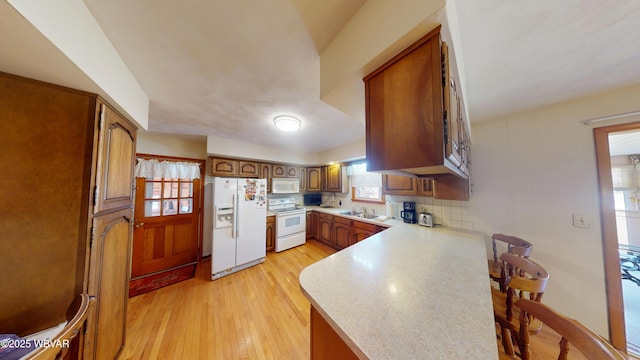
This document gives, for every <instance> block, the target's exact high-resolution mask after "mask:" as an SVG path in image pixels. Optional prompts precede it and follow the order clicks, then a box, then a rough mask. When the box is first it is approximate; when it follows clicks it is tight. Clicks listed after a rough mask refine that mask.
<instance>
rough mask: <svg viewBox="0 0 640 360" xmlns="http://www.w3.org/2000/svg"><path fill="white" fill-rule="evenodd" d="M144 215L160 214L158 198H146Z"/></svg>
mask: <svg viewBox="0 0 640 360" xmlns="http://www.w3.org/2000/svg"><path fill="white" fill-rule="evenodd" d="M144 216H146V217H152V216H160V200H146V201H145V202H144Z"/></svg>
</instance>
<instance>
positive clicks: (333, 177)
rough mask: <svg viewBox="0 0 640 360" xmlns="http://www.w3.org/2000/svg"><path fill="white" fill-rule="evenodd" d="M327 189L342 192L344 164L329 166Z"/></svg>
mask: <svg viewBox="0 0 640 360" xmlns="http://www.w3.org/2000/svg"><path fill="white" fill-rule="evenodd" d="M326 176H327V177H326V179H327V191H331V192H342V181H343V179H342V166H341V165H340V164H335V165H329V166H327V173H326Z"/></svg>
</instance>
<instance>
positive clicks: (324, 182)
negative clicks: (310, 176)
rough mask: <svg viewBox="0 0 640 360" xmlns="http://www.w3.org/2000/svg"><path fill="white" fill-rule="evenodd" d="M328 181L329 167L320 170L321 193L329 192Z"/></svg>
mask: <svg viewBox="0 0 640 360" xmlns="http://www.w3.org/2000/svg"><path fill="white" fill-rule="evenodd" d="M327 180H328V179H327V167H326V166H323V167H321V168H320V191H323V192H324V191H328V190H327Z"/></svg>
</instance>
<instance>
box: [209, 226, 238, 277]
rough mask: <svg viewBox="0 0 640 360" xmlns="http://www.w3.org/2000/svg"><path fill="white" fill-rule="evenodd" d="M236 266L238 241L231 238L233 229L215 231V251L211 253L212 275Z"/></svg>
mask: <svg viewBox="0 0 640 360" xmlns="http://www.w3.org/2000/svg"><path fill="white" fill-rule="evenodd" d="M234 266H236V239H234V238H233V237H232V236H231V228H230V227H226V228H221V229H215V230H213V251H212V253H211V274H212V275H213V274H215V273H218V272H220V271H224V270H227V269H231V268H233V267H234Z"/></svg>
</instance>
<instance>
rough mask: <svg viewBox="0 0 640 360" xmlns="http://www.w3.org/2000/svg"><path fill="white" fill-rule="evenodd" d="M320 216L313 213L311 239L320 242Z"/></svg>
mask: <svg viewBox="0 0 640 360" xmlns="http://www.w3.org/2000/svg"><path fill="white" fill-rule="evenodd" d="M319 215H320V214H318V213H317V212H315V211H312V212H311V238H313V239H315V240H318V226H319V221H320V218H319Z"/></svg>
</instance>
